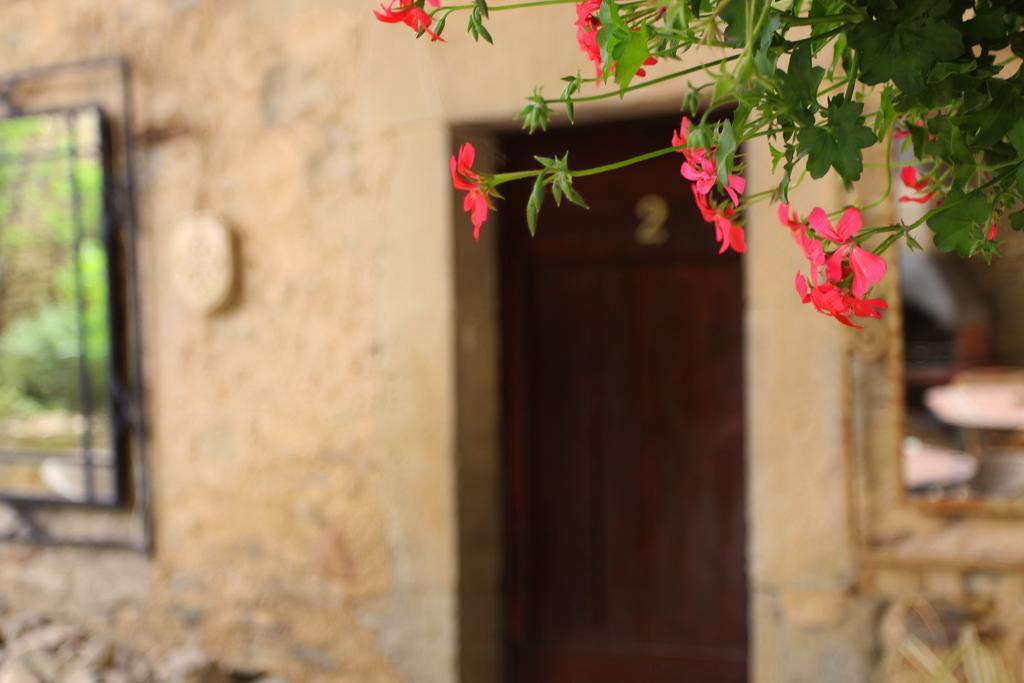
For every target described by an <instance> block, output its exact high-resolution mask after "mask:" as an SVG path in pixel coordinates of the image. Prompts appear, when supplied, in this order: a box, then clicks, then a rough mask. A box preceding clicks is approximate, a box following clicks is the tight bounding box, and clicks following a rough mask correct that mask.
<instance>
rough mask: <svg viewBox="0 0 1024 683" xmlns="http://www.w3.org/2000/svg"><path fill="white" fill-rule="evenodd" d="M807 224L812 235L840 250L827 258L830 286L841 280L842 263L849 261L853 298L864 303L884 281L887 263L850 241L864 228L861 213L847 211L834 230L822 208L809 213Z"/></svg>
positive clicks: (851, 210)
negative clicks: (865, 297) (863, 300)
mask: <svg viewBox="0 0 1024 683" xmlns="http://www.w3.org/2000/svg"><path fill="white" fill-rule="evenodd" d="M807 221H808V222H809V223H810V225H811V228H812V229H813V230H814V232H816V233H817V234H819V235H820V236H822V237H824V238H825V239H827V240H829V241H830V242H833V243H835V244H837V245H838V246H839V248H838V249H837V250H836V251H835V252H833V253H832V254H831V256H829V258H828V264H827V268H826V272H827V274H828V278H829V280H831V281H832V282H838V281H840V280H842V279H843V277H844V272H843V262H844V261H848V263H849V266H850V269H851V270H852V271H853V286H852V288H851V290H852V291H853V295H854V296H855V297H857V298H858V299H863V298H864V295H865V294H867V291H868V290H869V289H871V287H872V285H874V284H875V283H877V282H879V281H880V280H881V279H882V278H883V277H885V271H886V263H885V259H883V258H882V257H881V256H877V255H875V254H873V253H871V252H870V251H868V250H867V249H863V248H862V247H860V246H858V245H857V243H856V242H854V241H853V237H854V235H856V234H857V233H858V232H860V230H861V228H863V227H864V219H863V218H862V217H861V215H860V211H858V210H857V209H852V208H851V209H847V210H846V212H845V213H843V215H842V217H841V218H840V219H839V223H838V224H837V225H836V226H835V227H832V223H830V222H829V220H828V216H826V215H825V211H824V210H823V209H821V208H817V209H814V210H813V211H811V215H810V216H808V217H807Z"/></svg>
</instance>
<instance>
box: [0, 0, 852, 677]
mask: <svg viewBox="0 0 1024 683" xmlns="http://www.w3.org/2000/svg"><path fill="white" fill-rule="evenodd" d="M369 5H370V3H366V2H338V1H335V0H216V1H214V0H205V1H203V0H193V1H189V0H106V1H105V2H102V3H101V2H95V0H10V1H9V2H6V3H4V4H3V6H2V7H0V63H2V64H3V65H4V67H16V66H22V65H29V64H38V63H45V62H49V61H56V60H60V59H73V58H79V57H82V56H86V55H92V54H103V53H110V52H123V53H125V54H127V55H128V56H130V57H131V58H132V60H133V62H134V63H135V66H136V69H137V75H138V84H137V86H138V87H137V94H138V105H139V109H140V127H141V128H142V129H144V130H149V131H154V132H159V133H160V134H159V135H153V136H151V137H150V140H152V141H151V142H150V143H148V144H146V145H145V146H144V147H143V148H142V149H141V154H140V163H139V168H138V173H139V180H140V190H141V202H140V203H141V207H140V208H141V218H142V230H143V233H144V235H143V236H144V240H145V242H144V245H143V252H142V254H141V259H142V269H143V274H144V287H143V300H144V307H145V311H146V319H145V331H146V335H147V343H148V345H147V355H146V359H145V360H146V368H147V380H148V384H149V387H150V392H151V393H150V397H149V398H150V406H151V412H152V415H151V419H152V426H153V449H152V453H153V459H154V484H155V488H156V491H155V493H156V523H157V530H158V537H157V544H158V545H157V554H156V557H155V558H154V559H153V561H152V562H151V563H147V562H145V561H144V560H143V559H141V558H138V557H122V556H119V555H105V556H103V557H97V556H94V555H81V554H77V553H73V552H70V551H59V552H40V553H33V552H26V551H22V550H8V551H5V554H4V556H3V558H2V559H3V561H2V563H0V572H3V576H4V577H5V579H9V580H5V581H3V583H2V584H0V591H2V592H3V593H6V594H7V596H8V597H9V598H10V599H16V598H17V596H18V595H22V596H28V595H29V593H25V592H23V588H24V587H26V586H27V587H30V588H31V589H32V590H31V593H30V595H31V597H32V599H33V600H36V601H49V602H50V604H54V605H62V606H65V607H71V608H77V609H79V610H80V611H88V610H92V609H94V608H96V607H98V606H99V607H102V608H103V610H104V611H102V613H96V614H97V618H99V619H104V618H107V620H108V621H109V622H111V623H112V625H113V626H114V627H115V628H117V629H119V630H120V631H121V633H122V634H123V635H124V636H125V637H128V638H131V639H133V640H134V641H135V642H137V643H140V644H142V645H145V646H152V647H166V646H167V645H169V644H170V643H171V642H172V641H176V640H179V639H182V638H190V637H194V638H197V639H200V640H201V642H202V644H203V645H204V646H205V647H207V648H209V649H210V651H211V652H212V653H213V654H214V655H217V656H219V657H224V658H227V659H232V660H241V661H245V662H247V663H250V664H254V665H257V666H266V667H268V668H270V669H272V670H274V671H277V672H280V673H282V674H285V675H290V676H293V677H294V678H295V680H303V681H353V682H354V681H360V682H374V681H381V682H384V681H397V680H410V681H423V682H425V683H433V682H435V681H436V682H447V681H453V680H454V678H455V673H454V671H455V661H456V653H455V647H456V645H455V640H456V638H455V632H456V628H455V619H456V604H455V600H456V594H457V593H456V583H457V581H458V576H457V571H456V566H457V563H456V561H455V558H456V544H455V536H456V532H455V529H456V524H455V519H454V516H455V510H454V492H453V486H454V483H453V479H454V468H455V463H454V462H453V460H454V458H453V452H454V448H455V434H454V430H455V409H454V381H455V379H454V378H455V370H454V356H453V354H454V351H453V350H454V348H455V345H454V333H453V330H454V319H453V315H454V314H453V310H452V300H453V291H452V290H453V285H452V271H453V262H452V259H453V257H452V254H453V249H452V242H451V240H452V239H459V240H466V239H468V236H467V232H466V231H465V230H463V231H461V232H458V233H456V234H455V235H454V237H453V236H452V232H451V220H452V210H451V206H450V190H449V186H448V179H447V168H446V165H445V161H444V160H445V158H446V155H447V153H448V151H449V150H450V148H451V147H450V141H449V139H448V135H449V134H448V131H449V127H450V126H451V125H452V124H453V123H461V122H487V121H501V122H502V123H503V124H504V123H505V122H506V121H507V120H508V118H509V117H510V116H511V115H512V114H513V113H515V111H517V110H518V108H519V107H520V106H521V101H522V97H523V96H524V95H525V94H527V93H528V92H529V91H530V89H531V88H532V87H533V86H534V85H535V84H536V83H538V82H541V83H547V84H548V85H549V90H554V89H555V88H557V78H558V77H559V76H561V75H562V74H566V73H572V72H575V70H576V68H577V67H578V66H579V65H580V62H581V57H580V55H579V54H578V52H577V50H576V48H575V45H574V41H573V35H574V29H573V27H572V20H573V12H572V8H571V7H561V8H553V9H549V10H545V11H544V12H537V13H530V14H528V15H520V16H515V15H513V14H510V15H495V17H494V19H493V20H492V22H491V24H490V26H491V29H492V33H494V34H495V36H496V39H497V41H498V45H497V46H496V47H495V48H493V49H491V48H486V47H483V46H477V45H475V44H473V43H472V42H471V41H469V40H467V39H466V38H464V37H462V36H460V35H459V32H458V31H457V30H455V29H456V28H457V27H456V26H454V25H453V27H452V28H453V30H452V32H451V33H452V35H451V38H452V42H451V43H449V44H447V45H444V46H436V45H435V46H430V45H427V44H426V43H425V42H424V41H419V42H417V41H414V40H412V34H411V32H409V31H407V30H405V28H404V27H393V26H381V25H378V24H376V22H374V21H373V20H372V18H371V17H370V15H369V9H370V7H369ZM538 45H543V46H544V49H543V50H538V49H535V47H536V46H538ZM496 73H500V74H501V78H499V79H495V78H493V75H494V74H496ZM677 104H678V94H677V93H676V92H675V91H674V90H672V89H671V88H669V89H658V88H652V89H650V90H648V91H645V93H644V94H643V95H642V96H640V97H637V98H635V99H631V101H630V105H629V106H628V107H622V106H619V105H618V104H617V103H612V105H611V106H606V105H602V106H599V107H596V108H595V109H594V110H587V111H581V114H580V115H581V117H583V118H584V119H585V118H586V117H588V116H590V115H591V114H590V112H591V111H596V112H597V113H596V114H594V115H596V116H602V115H609V114H610V113H617V114H618V115H624V114H625V112H626V111H627V109H628V110H629V111H632V112H634V113H638V112H640V111H641V110H644V109H660V110H662V111H671V110H672V108H673V107H675V106H677ZM666 135H668V134H667V133H666ZM752 151H753V154H754V158H753V162H752V164H751V169H752V174H753V176H752V182H753V187H754V188H755V189H761V187H760V186H761V184H762V183H766V182H767V179H766V178H764V177H762V176H759V175H758V173H760V171H759V170H758V169H760V168H761V167H762V166H764V165H765V164H766V158H767V154H766V149H765V148H764V147H755V148H754V149H753V150H752ZM816 192H817V194H818V195H820V194H821V191H816ZM824 193H825V196H828V197H830V198H833V197H834V193H833V192H832V191H831V190H828V189H826V190H825V191H824ZM801 197H802V198H803V199H804V200H805V201H804V203H805V204H806V206H807V207H809V206H810V205H811V203H812V200H813V199H815V194H814V193H813V192H810V193H808V194H803V195H801ZM819 203H820V202H819ZM195 211H209V212H213V213H216V214H218V215H220V216H222V217H223V218H224V219H225V220H226V221H228V222H229V223H230V224H231V225H232V226H233V228H234V230H235V231H236V233H237V235H238V238H239V247H240V257H241V258H240V263H241V273H242V279H243V280H242V287H241V294H240V298H239V300H238V301H237V302H236V303H235V305H234V307H233V308H231V309H230V310H228V311H226V312H224V313H222V314H219V315H217V316H214V317H210V318H204V317H201V316H198V315H196V314H194V313H190V312H188V311H186V310H184V309H182V308H181V307H180V306H179V305H178V303H177V301H176V300H175V299H174V297H173V296H172V293H171V291H170V288H169V286H168V283H169V279H170V271H169V268H170V264H169V263H168V262H167V260H166V258H165V254H166V252H167V249H166V247H167V239H168V234H169V231H170V230H171V229H172V228H173V226H174V225H175V223H176V222H177V221H178V220H180V219H181V218H183V217H185V216H187V215H189V214H190V213H192V212H195ZM750 223H751V238H750V242H751V253H750V255H749V257H748V260H747V299H748V319H747V330H748V339H749V342H750V343H749V353H748V365H747V367H748V378H749V380H748V392H749V394H748V400H749V404H750V406H751V408H750V411H749V415H748V417H749V419H750V425H751V426H750V431H749V444H748V446H749V455H750V460H749V461H750V473H749V481H750V491H751V493H750V496H751V498H750V500H751V506H750V518H751V519H750V533H751V539H752V546H751V577H752V578H751V581H752V588H753V591H752V594H753V596H754V600H753V607H752V620H753V621H752V629H753V633H754V645H753V647H754V660H753V661H754V664H753V670H754V672H755V680H756V681H765V682H767V681H771V682H773V683H774V682H776V681H779V682H785V681H803V680H813V679H814V675H815V674H820V673H821V672H822V671H823V670H822V669H821V667H822V666H824V664H822V662H825V661H833V660H834V657H833V655H834V653H837V652H839V653H841V655H842V657H845V658H846V659H840V660H839V661H840V662H845V661H849V662H850V665H849V667H846V666H843V667H842V668H843V670H846V671H848V672H850V673H848V674H847V676H848V680H857V678H856V674H855V673H852V672H859V671H861V670H863V661H864V659H865V657H867V653H868V647H867V646H866V645H865V644H864V643H863V642H862V640H861V639H862V638H863V637H864V632H865V629H866V622H867V617H866V616H865V608H864V607H863V605H862V604H861V602H860V601H859V599H858V598H856V596H853V595H848V593H849V587H850V583H851V581H852V580H853V579H852V569H851V558H850V550H849V547H848V543H847V542H846V541H845V540H844V539H845V520H844V518H843V514H844V513H843V512H842V509H843V505H842V502H843V501H844V500H845V498H844V494H843V486H842V472H841V467H840V455H839V451H838V447H837V446H836V444H837V443H838V442H839V439H838V433H837V430H838V415H839V414H840V397H839V393H838V389H837V388H836V386H837V381H838V371H837V370H836V368H837V367H838V365H837V361H838V358H837V354H838V351H837V343H836V342H837V340H838V332H837V330H836V329H835V326H834V325H832V324H830V322H829V321H827V320H824V319H819V318H817V317H815V316H812V315H809V314H808V313H807V312H806V311H804V310H801V307H800V306H799V305H798V303H797V302H796V301H795V296H794V295H793V293H792V290H791V286H792V285H791V276H789V275H785V273H788V272H790V266H794V267H795V265H796V264H797V262H798V260H799V259H798V256H797V254H796V251H795V249H793V248H792V245H791V244H790V243H789V242H788V236H786V234H785V231H784V230H782V229H780V228H779V227H778V226H777V224H776V223H775V220H774V216H773V215H772V213H771V211H770V209H764V210H758V211H756V212H755V213H754V214H753V216H752V217H751V221H750ZM459 225H460V226H462V227H463V228H465V225H464V222H460V223H459ZM780 265H782V266H784V267H783V268H782V269H781V270H780ZM780 272H781V273H782V275H780ZM803 368H811V370H810V371H808V372H802V371H801V369H803ZM833 373H834V374H835V376H833ZM797 401H799V404H797ZM776 406H789V408H788V409H787V410H784V411H779V410H776V409H775V408H774V407H776ZM806 406H817V411H818V412H816V413H814V414H813V415H810V416H809V415H808V414H807V413H806V412H804V411H805V410H806ZM769 407H772V408H771V409H769ZM104 615H108V617H109V618H108V617H105V616H104ZM780 648H781V649H780ZM792 649H799V651H800V657H787V656H786V654H787V653H789V652H790V651H791V650H792ZM829 671H831V669H829ZM851 676H852V677H851ZM818 678H819V679H820V676H819V677H818ZM835 680H841V679H838V678H837V679H835Z"/></svg>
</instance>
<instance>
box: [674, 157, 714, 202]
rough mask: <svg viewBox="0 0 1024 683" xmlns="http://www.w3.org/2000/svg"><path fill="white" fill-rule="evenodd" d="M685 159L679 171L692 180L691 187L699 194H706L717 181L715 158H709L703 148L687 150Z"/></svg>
mask: <svg viewBox="0 0 1024 683" xmlns="http://www.w3.org/2000/svg"><path fill="white" fill-rule="evenodd" d="M683 153H684V154H686V161H684V162H683V165H682V166H680V167H679V173H680V174H682V176H683V177H684V178H686V179H687V180H689V181H691V182H693V188H694V190H696V191H697V192H698V193H699V194H702V195H707V194H708V193H709V192H711V189H712V188H713V187H714V186H715V183H717V182H718V176H717V169H716V168H715V160H714V159H709V158H708V155H707V152H706V151H705V150H703V149H695V150H687V152H683Z"/></svg>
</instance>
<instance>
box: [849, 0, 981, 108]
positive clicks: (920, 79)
mask: <svg viewBox="0 0 1024 683" xmlns="http://www.w3.org/2000/svg"><path fill="white" fill-rule="evenodd" d="M889 7H890V8H887V9H883V10H880V11H879V12H878V16H877V17H876V18H875V19H874V20H872V21H864V22H861V23H859V24H857V26H856V27H855V28H854V29H853V30H852V31H851V32H850V34H849V41H850V46H851V47H853V48H854V49H855V50H857V52H858V54H859V55H860V80H861V81H862V82H864V83H866V84H867V85H877V84H879V83H885V82H886V81H889V80H891V81H892V82H893V83H895V84H896V87H898V88H899V89H900V90H901V91H902V92H903V93H904V94H905V95H909V96H911V97H916V96H917V95H919V94H920V93H921V92H922V91H924V89H925V75H926V74H927V73H928V72H929V71H930V70H931V68H932V67H933V66H934V65H935V64H936V63H938V62H952V61H955V60H956V59H957V58H958V57H960V56H961V55H962V54H963V52H964V45H963V37H962V35H961V33H960V30H959V29H958V26H957V24H956V23H954V22H953V21H951V20H950V19H949V13H948V12H947V10H948V7H949V2H948V0H905V1H904V2H900V3H893V4H892V5H890V6H889Z"/></svg>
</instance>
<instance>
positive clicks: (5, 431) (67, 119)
mask: <svg viewBox="0 0 1024 683" xmlns="http://www.w3.org/2000/svg"><path fill="white" fill-rule="evenodd" d="M107 129H108V128H107V125H106V121H105V118H104V116H103V113H102V111H101V110H100V109H99V108H97V107H83V108H75V109H65V110H59V111H50V112H45V113H34V114H28V115H21V116H14V117H11V118H6V119H0V500H6V501H9V502H10V501H14V502H36V501H38V502H48V503H75V504H98V505H115V504H118V503H119V502H121V501H122V500H123V498H124V496H125V486H124V483H125V481H126V473H125V470H126V453H125V449H126V444H127V441H126V424H125V419H124V417H125V413H126V410H125V406H124V405H123V400H122V399H123V397H124V396H125V395H126V393H127V392H126V391H125V387H124V377H125V368H124V360H125V354H124V346H125V345H124V338H123V333H122V332H123V331H122V328H123V322H122V315H121V312H122V310H123V302H122V298H123V287H122V284H121V283H122V279H123V278H122V274H121V263H120V261H121V259H120V258H119V253H120V252H119V239H118V234H117V229H116V228H117V226H116V221H114V220H113V218H112V217H113V215H114V211H113V210H112V207H111V206H110V201H109V198H110V197H111V192H110V178H111V170H110V169H111V164H110V144H109V137H108V135H107Z"/></svg>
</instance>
